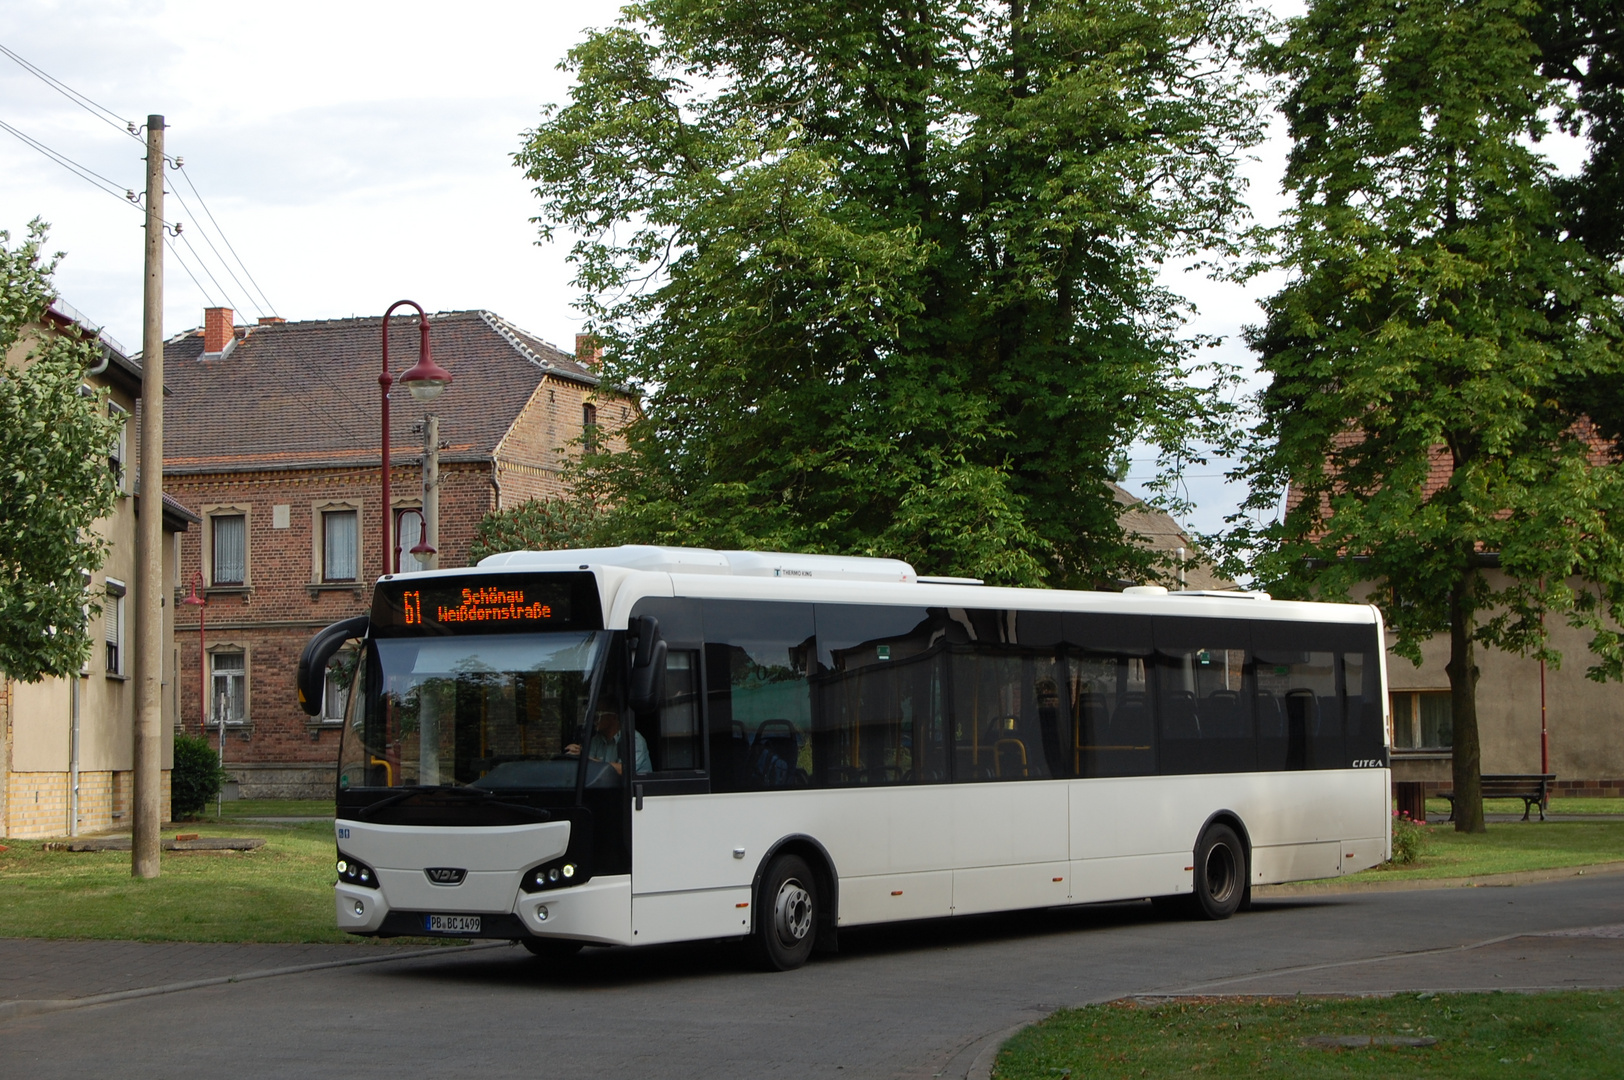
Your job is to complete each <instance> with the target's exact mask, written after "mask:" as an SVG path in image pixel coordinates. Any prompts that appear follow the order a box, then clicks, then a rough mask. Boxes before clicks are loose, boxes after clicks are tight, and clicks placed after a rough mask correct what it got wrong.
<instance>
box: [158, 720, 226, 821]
mask: <svg viewBox="0 0 1624 1080" xmlns="http://www.w3.org/2000/svg"><path fill="white" fill-rule="evenodd" d="M225 782H226V771H225V770H224V769H222V768H221V767H220V756H219V754H218V753H216V752H215V749H214V747H212V746H210V745H209V740H207V739H205V738H202V737H201V736H197V735H176V736H175V767H174V769H173V771H171V772H170V774H169V807H170V808H169V812H170V813H171V814H172V815H174V818H175V820H176V821H183V820H185V819H186V818H193V817H197V816H198V815H199V814H201V813H202V812H203V808H204V807H205V806H207V805H208V804H209V800H210V799H212V798H214V797H215V796H216V795H218V794H220V788H221V786H222V785H223V784H225Z"/></svg>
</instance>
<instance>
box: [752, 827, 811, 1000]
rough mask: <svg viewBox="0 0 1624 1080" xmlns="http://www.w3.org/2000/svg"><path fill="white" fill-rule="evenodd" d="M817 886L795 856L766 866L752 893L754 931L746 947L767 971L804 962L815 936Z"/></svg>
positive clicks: (797, 856)
mask: <svg viewBox="0 0 1624 1080" xmlns="http://www.w3.org/2000/svg"><path fill="white" fill-rule="evenodd" d="M818 915H819V910H818V883H817V879H816V878H814V877H813V876H812V868H811V867H810V866H808V865H807V864H806V860H805V859H803V858H801V857H800V856H799V855H780V856H779V857H778V858H776V859H774V860H773V861H772V863H771V864H770V865H769V866H768V867H767V873H766V874H765V875H763V876H762V879H761V889H760V891H759V892H758V893H757V894H756V929H755V933H754V934H752V935H751V939H750V946H751V952H752V953H753V954H754V957H755V960H756V962H757V963H758V964H760V965H761V966H762V967H764V968H766V969H767V970H768V971H791V970H793V969H795V968H798V967H800V966H801V965H802V964H804V963H806V961H807V958H808V957H810V956H811V955H812V946H813V945H814V944H816V942H817V937H818Z"/></svg>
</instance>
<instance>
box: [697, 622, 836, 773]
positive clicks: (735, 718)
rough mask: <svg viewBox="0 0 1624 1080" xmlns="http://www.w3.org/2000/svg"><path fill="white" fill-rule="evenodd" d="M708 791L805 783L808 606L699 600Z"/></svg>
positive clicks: (809, 715) (807, 756)
mask: <svg viewBox="0 0 1624 1080" xmlns="http://www.w3.org/2000/svg"><path fill="white" fill-rule="evenodd" d="M703 603H704V612H705V642H706V644H705V673H706V686H707V693H708V697H709V702H708V710H707V711H708V714H709V715H708V721H709V725H710V743H711V770H712V775H711V790H712V791H764V790H771V789H776V788H796V787H806V786H807V785H808V784H809V783H810V780H811V764H812V760H811V755H812V741H811V734H812V693H811V683H810V679H809V675H810V673H811V668H812V665H813V663H815V658H814V657H813V655H812V653H813V642H814V638H813V624H812V605H810V604H786V603H759V602H753V601H747V600H706V601H704V602H703Z"/></svg>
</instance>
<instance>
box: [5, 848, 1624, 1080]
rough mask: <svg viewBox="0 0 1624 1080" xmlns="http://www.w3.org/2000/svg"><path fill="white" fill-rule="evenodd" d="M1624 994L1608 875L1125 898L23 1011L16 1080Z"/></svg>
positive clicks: (514, 1061)
mask: <svg viewBox="0 0 1624 1080" xmlns="http://www.w3.org/2000/svg"><path fill="white" fill-rule="evenodd" d="M37 944H38V946H39V947H41V948H44V947H46V946H49V945H51V944H53V943H37ZM65 944H67V945H72V946H73V947H74V948H75V949H77V950H80V951H79V952H76V953H74V955H75V956H76V957H77V958H78V962H83V963H91V962H93V959H94V949H95V946H94V944H90V943H65ZM112 947H113V946H108V948H112ZM20 948H21V947H20ZM154 948H158V947H154ZM85 950H89V951H88V952H86V951H85ZM17 955H18V956H22V955H23V954H22V953H21V952H19V953H18V954H17ZM40 955H41V956H44V957H46V958H47V959H48V956H47V954H40ZM63 955H67V953H66V952H64V953H63ZM153 955H154V956H157V955H158V953H154V954H153ZM324 955H325V954H324ZM159 974H161V973H157V972H155V973H154V978H155V979H156V978H157V977H158V976H159ZM1620 986H1624V875H1617V874H1609V875H1605V876H1599V877H1584V878H1573V879H1568V880H1564V881H1555V882H1547V883H1543V884H1537V885H1524V886H1518V887H1514V888H1469V889H1447V890H1431V891H1424V892H1387V893H1364V894H1347V895H1334V896H1326V897H1314V898H1300V899H1293V900H1271V901H1266V902H1261V903H1259V904H1258V906H1257V908H1256V910H1254V911H1251V912H1248V913H1244V914H1241V915H1237V916H1236V917H1235V918H1233V919H1230V920H1229V921H1227V922H1223V923H1198V922H1188V921H1182V920H1176V919H1166V918H1161V917H1159V916H1158V915H1156V914H1155V913H1153V912H1152V911H1151V909H1150V907H1149V905H1146V904H1123V905H1112V906H1102V907H1093V908H1083V909H1073V910H1069V911H1061V912H1044V913H1039V914H1031V915H1021V916H1004V917H999V918H974V919H964V920H956V921H939V922H931V923H916V924H908V925H904V926H893V927H882V928H872V929H868V930H851V931H846V932H845V933H843V934H842V940H841V952H840V953H839V955H836V956H827V957H820V958H817V959H815V960H814V961H813V963H812V964H810V965H808V966H807V967H806V968H803V969H802V970H800V971H796V972H790V973H786V974H765V973H758V972H751V971H747V970H743V969H742V968H741V957H740V954H739V953H738V951H737V950H736V949H734V948H731V947H727V946H717V945H702V946H671V947H659V948H650V949H641V950H633V949H611V950H588V951H586V952H585V953H583V954H582V955H581V956H580V957H578V958H576V959H575V960H573V961H570V962H568V963H566V964H563V965H559V966H549V965H546V964H543V963H542V962H540V961H537V960H534V959H532V958H531V957H530V956H529V954H528V953H525V952H523V951H522V950H519V949H515V948H508V947H506V946H499V947H496V948H484V949H477V948H476V949H446V950H441V951H439V952H437V953H435V954H434V955H431V956H422V955H417V956H412V957H403V958H397V959H392V960H388V961H387V962H383V963H370V964H365V965H361V966H340V967H327V968H323V969H320V970H313V971H306V972H303V973H299V974H291V975H281V976H277V977H272V978H256V979H252V980H249V981H243V982H236V983H225V984H215V985H208V986H203V987H201V988H198V989H192V990H186V991H182V992H178V993H166V994H161V995H155V996H147V997H136V998H133V999H129V1000H122V1001H117V1002H114V1003H110V1004H102V1005H96V1006H89V1007H77V1008H71V1009H63V1010H60V1011H54V1012H48V1013H43V1014H39V1015H13V1016H12V1017H11V1018H10V1019H0V1044H3V1049H0V1076H3V1077H7V1078H10V1077H18V1078H21V1077H28V1078H30V1080H32V1078H41V1080H45V1078H51V1077H73V1078H74V1080H83V1078H84V1077H86V1076H113V1075H117V1076H119V1077H121V1078H129V1080H136V1078H143V1077H164V1078H170V1077H193V1076H196V1077H204V1076H208V1077H219V1076H229V1077H232V1078H233V1080H251V1078H259V1077H310V1076H344V1077H391V1078H399V1077H419V1076H423V1077H428V1076H434V1077H440V1076H456V1077H510V1076H511V1077H525V1078H537V1080H539V1078H554V1077H589V1076H590V1077H637V1078H639V1080H665V1078H673V1080H675V1078H690V1077H692V1078H695V1080H698V1078H704V1080H730V1078H735V1077H737V1078H741V1080H742V1078H750V1080H756V1078H765V1077H795V1078H801V1077H839V1078H842V1080H854V1078H858V1077H865V1078H866V1077H918V1078H928V1077H943V1076H951V1077H962V1076H966V1075H970V1074H972V1072H973V1071H974V1072H979V1073H981V1074H984V1071H985V1069H986V1067H987V1063H988V1062H989V1061H990V1055H991V1054H992V1052H993V1050H994V1049H995V1048H996V1046H997V1044H998V1042H999V1041H1000V1040H1001V1038H1002V1037H1003V1036H1005V1035H1006V1034H1007V1033H1008V1032H1010V1031H1011V1030H1012V1029H1014V1028H1017V1027H1019V1026H1020V1025H1022V1024H1024V1023H1028V1022H1030V1021H1033V1020H1036V1019H1039V1018H1041V1017H1042V1016H1044V1015H1046V1014H1047V1013H1049V1012H1050V1011H1052V1010H1053V1009H1055V1008H1057V1007H1060V1006H1066V1005H1078V1004H1083V1003H1087V1002H1094V1001H1102V1000H1109V999H1112V998H1116V997H1120V996H1124V995H1147V996H1155V995H1170V994H1190V993H1212V994H1292V993H1373V992H1387V991H1396V990H1507V991H1512V990H1528V989H1548V988H1565V987H1620Z"/></svg>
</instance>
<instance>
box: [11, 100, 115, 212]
mask: <svg viewBox="0 0 1624 1080" xmlns="http://www.w3.org/2000/svg"><path fill="white" fill-rule="evenodd" d="M0 128H3V129H5V130H6V131H7V132H9V133H11V134H12V135H15V136H16V137H17V138H18V139H19V140H21V141H22V142H23V143H24V144H25V145H27V146H29V147H31V148H33V149H35V150H38V151H39V152H40V153H41V154H44V155H45V156H46V157H48V158H50V159H51V160H52V161H54V162H56V163H57V164H58V165H60V166H62V167H63V168H64V169H67V170H68V171H69V172H71V173H73V174H74V175H76V176H78V177H79V178H80V179H81V180H84V181H87V182H88V183H90V184H93V185H95V186H96V187H97V188H99V189H101V190H102V191H105V192H107V193H108V194H109V195H112V196H114V197H116V198H117V199H118V200H119V202H122V203H129V202H130V198H129V194H128V193H129V192H131V191H133V190H134V189H133V188H128V187H125V186H124V185H123V184H120V183H118V182H116V181H113V180H109V179H108V178H107V177H105V176H103V175H102V174H101V173H99V172H96V171H95V170H93V169H91V168H89V167H87V166H84V165H81V164H79V163H78V162H77V161H74V160H73V159H72V158H70V157H68V155H66V154H64V153H62V152H60V151H58V150H52V149H51V148H50V147H49V146H46V145H45V144H44V143H42V142H40V141H39V140H38V139H36V138H34V137H33V136H31V135H25V134H23V133H22V132H21V131H18V130H17V129H16V128H14V127H12V126H11V125H10V124H8V123H6V122H5V121H4V120H0ZM137 209H139V207H137Z"/></svg>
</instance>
